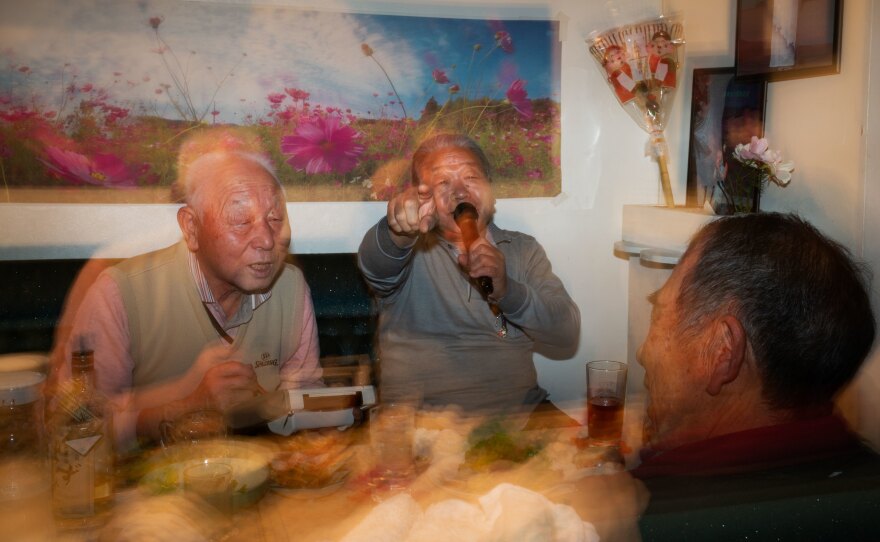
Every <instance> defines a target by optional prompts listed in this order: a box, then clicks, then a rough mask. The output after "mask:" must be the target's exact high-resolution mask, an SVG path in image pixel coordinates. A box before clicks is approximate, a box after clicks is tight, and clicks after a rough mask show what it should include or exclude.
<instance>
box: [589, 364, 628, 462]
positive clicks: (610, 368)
mask: <svg viewBox="0 0 880 542" xmlns="http://www.w3.org/2000/svg"><path fill="white" fill-rule="evenodd" d="M625 400H626V364H625V363H621V362H619V361H610V360H598V361H591V362H589V363H587V429H588V431H589V435H590V442H591V443H592V444H597V445H602V446H617V445H618V444H620V434H621V432H622V430H623V407H624V403H625Z"/></svg>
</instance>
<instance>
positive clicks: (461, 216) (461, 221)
mask: <svg viewBox="0 0 880 542" xmlns="http://www.w3.org/2000/svg"><path fill="white" fill-rule="evenodd" d="M452 218H453V219H454V220H455V223H456V225H458V229H459V230H461V239H462V242H463V243H464V248H465V251H467V254H468V260H469V264H470V265H469V267H470V268H471V269H475V268H476V266H475V265H474V262H472V261H470V258H471V245H473V244H474V242H475V241H476V240H477V239H479V238H480V232H479V230H478V228H477V218H478V215H477V209H476V208H475V207H474V206H473V205H472V204H470V203H468V202H462V203H459V204H458V206H457V207H456V208H455V211H453V213H452ZM477 283H478V284H479V285H480V290H482V291H483V293H484V294H485V295H487V296H488V295H491V294H492V293H493V292H494V285H493V283H492V277H490V276H488V275H479V276H478V277H477Z"/></svg>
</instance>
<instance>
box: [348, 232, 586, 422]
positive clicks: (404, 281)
mask: <svg viewBox="0 0 880 542" xmlns="http://www.w3.org/2000/svg"><path fill="white" fill-rule="evenodd" d="M489 237H490V239H491V240H492V241H493V242H494V244H495V246H497V247H498V249H499V250H500V251H501V252H502V253H503V254H504V257H505V264H506V268H507V289H508V291H507V294H506V295H505V297H504V299H502V300H500V301H499V302H498V308H500V309H501V311H502V312H503V319H504V320H506V329H507V333H506V336H501V334H500V333H499V328H500V327H501V323H502V318H501V317H499V316H497V315H496V314H494V313H493V311H492V308H491V307H490V306H489V303H488V302H487V301H486V300H485V299H484V298H483V297H482V295H481V294H480V292H479V291H478V290H477V288H476V287H475V286H474V284H473V283H472V282H471V281H470V280H469V278H468V276H467V275H466V274H465V273H464V271H463V270H462V269H461V267H460V266H459V265H458V261H457V254H458V253H457V250H456V248H455V246H454V245H452V244H451V243H448V242H447V241H445V240H443V239H442V238H441V237H439V236H437V235H435V234H433V233H431V234H427V235H422V236H420V237H419V239H418V241H417V242H416V244H415V245H414V246H413V247H412V248H409V249H401V248H399V247H397V246H396V245H395V244H394V243H393V242H392V240H391V237H390V233H389V231H388V224H387V221H386V220H385V219H384V218H383V219H382V220H380V221H379V223H378V224H376V225H375V226H374V227H373V228H371V229H370V230H369V231H368V232H367V234H366V235H365V236H364V239H363V241H362V242H361V246H360V249H359V251H358V264H359V266H360V269H361V271H362V273H363V274H364V277H365V278H366V280H367V282H368V283H369V284H370V286H371V288H372V290H373V292H374V294H375V295H376V296H377V299H378V302H379V330H378V341H379V354H380V359H381V373H380V384H381V393H382V396H383V400H389V399H393V398H394V397H397V396H400V395H406V394H409V393H411V392H416V393H419V394H421V396H422V399H423V401H424V403H425V404H429V405H439V406H446V405H449V404H454V405H459V406H461V407H462V408H464V409H465V410H468V411H480V412H512V411H515V410H517V409H519V408H520V407H522V406H523V405H529V404H534V403H537V402H539V401H541V400H542V399H543V398H544V397H545V396H546V392H545V391H544V390H542V389H541V388H540V387H538V385H537V374H536V372H535V367H534V362H533V360H532V353H533V351H534V349H535V345H536V344H545V345H549V346H552V347H554V348H557V349H572V350H573V349H574V347H575V346H576V345H577V341H578V335H579V331H580V314H579V311H578V308H577V306H576V305H575V303H574V301H573V300H572V299H571V297H570V296H569V295H568V293H567V292H566V291H565V287H564V286H563V285H562V282H561V281H560V280H559V278H558V277H557V276H556V275H554V274H553V271H552V269H551V266H550V262H549V261H548V260H547V256H546V254H545V253H544V249H543V248H541V246H540V245H539V244H538V242H537V241H536V240H535V239H534V238H533V237H531V236H528V235H525V234H522V233H518V232H512V231H506V230H502V229H500V228H498V227H497V226H495V225H494V224H490V226H489Z"/></svg>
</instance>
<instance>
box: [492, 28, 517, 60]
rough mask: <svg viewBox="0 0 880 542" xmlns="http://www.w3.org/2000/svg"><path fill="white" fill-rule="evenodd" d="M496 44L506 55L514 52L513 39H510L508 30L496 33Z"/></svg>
mask: <svg viewBox="0 0 880 542" xmlns="http://www.w3.org/2000/svg"><path fill="white" fill-rule="evenodd" d="M495 44H496V45H498V47H500V48H501V50H502V51H504V52H505V53H508V54H509V53H512V52H513V38H511V37H510V34H509V33H508V32H507V31H506V30H499V31H498V32H495Z"/></svg>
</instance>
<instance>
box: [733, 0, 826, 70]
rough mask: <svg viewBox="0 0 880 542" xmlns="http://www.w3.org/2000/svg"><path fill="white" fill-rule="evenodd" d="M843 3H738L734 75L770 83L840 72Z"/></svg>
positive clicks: (751, 0) (770, 0) (752, 0)
mask: <svg viewBox="0 0 880 542" xmlns="http://www.w3.org/2000/svg"><path fill="white" fill-rule="evenodd" d="M842 11H843V0H738V1H737V10H736V74H737V75H738V76H758V75H760V76H764V77H766V78H767V79H768V80H770V81H780V80H784V79H796V78H800V77H813V76H817V75H829V74H834V73H838V72H839V71H840V37H841V21H842Z"/></svg>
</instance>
